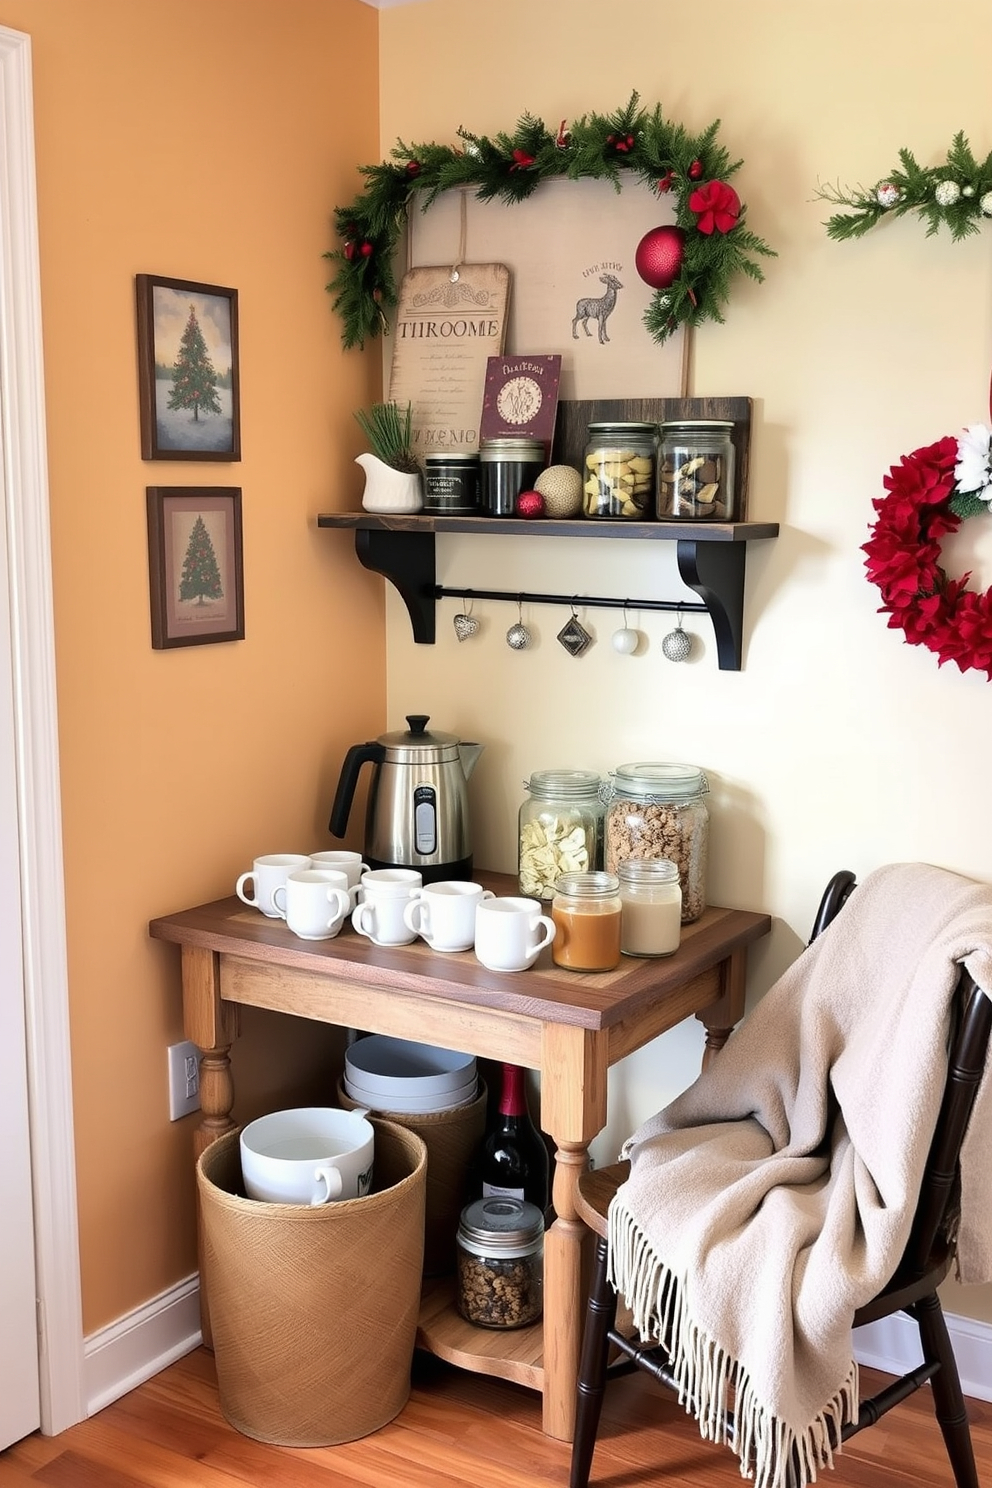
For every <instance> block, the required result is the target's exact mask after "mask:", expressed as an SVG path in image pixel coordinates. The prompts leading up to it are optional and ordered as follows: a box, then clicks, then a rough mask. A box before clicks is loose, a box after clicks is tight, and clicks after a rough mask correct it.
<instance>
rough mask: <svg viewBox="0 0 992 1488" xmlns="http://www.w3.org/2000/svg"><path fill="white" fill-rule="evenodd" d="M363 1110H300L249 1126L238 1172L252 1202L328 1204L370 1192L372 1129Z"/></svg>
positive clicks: (243, 1138) (260, 1119)
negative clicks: (255, 1200)
mask: <svg viewBox="0 0 992 1488" xmlns="http://www.w3.org/2000/svg"><path fill="white" fill-rule="evenodd" d="M367 1116H368V1112H367V1111H365V1110H363V1109H362V1108H360V1107H359V1108H357V1109H356V1110H354V1111H339V1110H338V1109H337V1107H336V1106H301V1107H299V1108H298V1109H295V1110H291V1111H273V1112H272V1113H271V1114H270V1115H268V1116H259V1117H258V1119H257V1120H256V1121H249V1123H248V1125H247V1126H246V1127H245V1128H244V1130H243V1131H242V1133H241V1139H240V1140H241V1173H242V1177H243V1178H244V1182H245V1192H246V1193H247V1195H248V1197H249V1198H250V1199H264V1200H265V1201H266V1202H267V1203H269V1204H310V1205H311V1206H312V1207H314V1208H316V1207H317V1205H319V1204H328V1203H331V1202H333V1201H334V1200H335V1199H358V1198H361V1197H362V1195H363V1194H367V1193H368V1192H369V1189H370V1188H371V1187H372V1159H373V1155H374V1150H375V1128H374V1127H373V1126H372V1123H371V1122H370V1121H368V1120H366V1117H367Z"/></svg>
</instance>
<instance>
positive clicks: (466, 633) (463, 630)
mask: <svg viewBox="0 0 992 1488" xmlns="http://www.w3.org/2000/svg"><path fill="white" fill-rule="evenodd" d="M451 623H452V625H453V626H454V627H455V635H456V636H457V637H458V639H459V640H460V641H467V640H470V639H471V637H472V636H474V635H478V634H479V622H478V620H476V619H475V617H474V616H473V614H472V606H471V605H469V607H468V609H467V610H466V611H464V612H459V614H457V615H456V616H455V618H454V620H453V621H452V622H451Z"/></svg>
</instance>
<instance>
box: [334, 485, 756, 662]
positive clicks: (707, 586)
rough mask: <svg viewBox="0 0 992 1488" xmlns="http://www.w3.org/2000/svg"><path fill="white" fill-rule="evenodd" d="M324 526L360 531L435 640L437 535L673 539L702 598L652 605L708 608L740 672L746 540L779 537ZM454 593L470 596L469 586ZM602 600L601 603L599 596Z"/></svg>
mask: <svg viewBox="0 0 992 1488" xmlns="http://www.w3.org/2000/svg"><path fill="white" fill-rule="evenodd" d="M317 525H318V527H343V528H350V529H351V530H352V531H354V534H355V551H356V553H357V554H358V558H359V561H360V562H361V563H362V564H363V565H364V566H365V567H366V568H368V569H370V570H371V571H372V572H373V573H379V574H382V575H383V576H384V577H385V578H386V579H388V580H389V582H390V583H391V584H392V585H393V586H394V588H395V589H396V590H397V591H398V592H399V594H400V596H401V597H402V599H403V603H404V604H405V605H406V608H407V612H408V614H409V616H410V623H411V625H412V627H413V638H414V640H415V641H417V642H418V643H419V644H421V645H427V646H431V645H433V644H434V641H435V638H436V607H437V600H438V598H439V597H440V595H441V594H443V593H450V592H452V591H450V590H441V591H439V586H438V584H437V580H436V572H437V569H436V563H435V554H434V539H435V534H436V533H438V532H442V533H443V532H462V533H466V532H469V533H473V534H475V535H476V536H479V537H487V536H488V537H495V536H503V537H514V536H521V537H523V536H526V537H527V538H528V539H530V540H534V539H538V540H542V539H546V538H586V539H588V538H600V539H602V538H606V539H614V540H622V541H625V542H630V541H632V540H635V541H636V540H640V541H648V542H674V543H675V545H676V549H675V552H676V561H677V563H678V570H679V577H680V578H681V579H682V582H683V583H684V584H686V585H687V586H688V588H690V589H691V590H692V591H693V592H694V593H695V594H698V595H699V597H700V601H701V603H699V604H691V603H690V604H682V605H680V604H679V603H678V602H677V601H676V600H666V601H660V602H659V601H656V602H654V603H653V604H652V605H651V607H652V608H657V609H671V610H677V609H682V610H690V609H699V610H705V611H706V612H707V614H708V615H709V617H710V619H711V620H712V622H713V631H714V634H715V637H716V647H717V659H718V663H719V667H720V670H721V671H731V672H739V671H740V669H741V657H742V653H743V641H744V572H745V558H746V554H747V544H748V543H749V542H752V541H756V540H758V539H762V538H770V537H777V536H778V523H777V522H711V523H707V524H706V525H705V526H704V525H703V524H702V523H699V522H695V523H693V522H592V521H562V522H556V521H548V520H545V519H541V520H540V521H536V522H535V521H526V520H524V519H522V518H518V517H456V516H450V517H442V516H375V515H373V514H371V513H369V512H329V513H324V514H322V515H320V516H318V518H317ZM454 592H456V593H459V594H464V595H470V594H471V593H472V591H469V590H455V591H454ZM475 592H476V593H477V594H478V596H479V597H480V598H481V597H485V598H489V599H497V598H502V599H507V600H514V601H515V600H517V599H518V598H524V599H526V598H528V596H527V595H521V594H519V593H518V592H517V591H515V590H505V591H493V590H489V591H486V593H485V595H483V594H482V592H481V591H475ZM540 602H541V603H545V604H551V603H561V604H571V603H573V602H574V603H576V604H577V605H580V606H581V605H582V604H584V603H595V602H597V601H595V600H591V599H588V598H586V597H585V596H582V595H575V594H571V595H544V596H541V598H540ZM598 602H599V603H603V601H598ZM624 603H626V604H627V605H628V607H629V608H634V609H636V608H638V607H641V608H644V607H645V606H646V604H647V603H648V602H638V601H637V600H633V599H631V598H630V597H629V596H628V597H626V598H625V599H619V600H617V601H616V607H617V608H620V607H621V606H622V605H623V604H624Z"/></svg>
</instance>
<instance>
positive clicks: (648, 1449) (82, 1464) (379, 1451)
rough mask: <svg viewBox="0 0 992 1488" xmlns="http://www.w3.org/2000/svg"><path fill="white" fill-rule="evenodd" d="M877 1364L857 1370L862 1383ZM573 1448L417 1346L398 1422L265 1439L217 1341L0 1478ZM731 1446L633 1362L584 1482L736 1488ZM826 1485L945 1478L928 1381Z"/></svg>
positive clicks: (433, 1473)
mask: <svg viewBox="0 0 992 1488" xmlns="http://www.w3.org/2000/svg"><path fill="white" fill-rule="evenodd" d="M878 1378H880V1376H877V1375H874V1374H873V1373H872V1372H870V1371H868V1370H865V1371H864V1380H865V1384H866V1386H867V1387H868V1388H872V1386H873V1381H874V1380H876V1379H878ZM968 1411H969V1416H970V1418H971V1421H972V1436H973V1439H974V1443H975V1452H976V1456H977V1458H978V1472H979V1477H980V1479H981V1482H982V1483H983V1484H986V1485H990V1488H992V1405H990V1404H985V1403H984V1402H982V1401H976V1400H971V1401H969V1402H968ZM568 1463H569V1449H568V1448H567V1447H566V1446H564V1445H563V1444H562V1443H561V1442H555V1441H551V1440H549V1439H548V1438H547V1437H545V1436H544V1435H543V1434H542V1432H541V1429H540V1403H539V1401H538V1398H537V1396H536V1395H535V1394H533V1393H532V1392H531V1391H528V1390H524V1389H523V1388H521V1387H519V1386H515V1385H510V1384H505V1383H504V1382H503V1381H501V1380H494V1379H489V1378H486V1377H484V1376H482V1375H473V1374H467V1373H465V1372H463V1371H461V1370H457V1369H454V1368H451V1367H450V1366H448V1365H445V1364H441V1363H440V1362H439V1361H438V1360H436V1359H432V1358H428V1357H426V1356H424V1355H420V1354H418V1355H417V1358H416V1362H415V1366H414V1388H413V1393H412V1395H411V1398H410V1401H409V1403H408V1404H407V1406H406V1407H405V1408H404V1410H403V1411H402V1412H401V1413H400V1415H399V1416H398V1417H397V1419H396V1420H395V1421H393V1422H392V1423H391V1424H390V1425H388V1426H386V1427H384V1428H383V1429H382V1430H381V1431H377V1432H374V1433H373V1434H372V1435H371V1436H367V1437H365V1438H364V1439H362V1440H360V1441H357V1442H351V1443H349V1444H347V1445H345V1446H340V1447H322V1448H318V1449H309V1450H299V1449H294V1448H286V1447H270V1446H264V1445H262V1444H261V1443H258V1442H254V1441H252V1440H251V1439H250V1438H248V1437H246V1436H243V1435H241V1434H240V1433H239V1432H237V1431H235V1430H234V1429H233V1428H232V1427H230V1426H228V1424H227V1422H226V1421H225V1420H224V1418H223V1416H222V1415H221V1412H220V1408H219V1406H218V1401H217V1385H216V1374H215V1370H214V1358H213V1355H212V1354H211V1353H210V1352H208V1351H207V1350H206V1349H202V1348H201V1349H196V1350H195V1351H194V1352H193V1353H191V1354H188V1355H187V1356H186V1357H185V1358H184V1359H181V1360H179V1362H178V1363H176V1364H173V1365H171V1366H170V1367H169V1368H168V1369H166V1370H164V1371H163V1372H162V1373H161V1374H159V1375H157V1376H156V1377H155V1378H154V1379H152V1380H149V1381H148V1383H147V1384H144V1385H141V1386H140V1387H139V1388H138V1389H137V1390H134V1391H132V1392H131V1393H130V1394H129V1395H126V1396H124V1397H123V1398H122V1399H121V1400H118V1401H115V1403H114V1404H113V1405H109V1406H107V1408H106V1409H105V1410H102V1411H101V1412H100V1413H99V1415H96V1416H93V1417H92V1419H90V1420H89V1421H84V1422H82V1423H81V1424H80V1425H79V1426H74V1427H72V1429H71V1430H69V1431H66V1432H63V1433H62V1435H61V1436H58V1437H42V1436H38V1435H35V1436H30V1437H28V1438H26V1439H25V1440H24V1441H22V1442H18V1443H17V1444H15V1445H14V1446H13V1447H11V1448H9V1449H8V1450H7V1451H6V1452H2V1453H0V1485H2V1488H18V1485H20V1488H24V1485H27V1484H33V1485H35V1488H38V1485H41V1484H44V1485H47V1488H176V1485H179V1484H183V1485H193V1488H244V1485H246V1484H251V1485H255V1484H258V1485H263V1484H264V1485H265V1488H547V1485H549V1484H551V1485H564V1484H566V1483H567V1481H568ZM741 1481H742V1480H741V1477H740V1474H739V1471H738V1466H737V1459H736V1458H735V1457H733V1456H732V1455H731V1454H730V1453H729V1452H728V1451H727V1450H726V1449H725V1448H722V1447H714V1446H713V1445H712V1444H711V1443H709V1442H704V1441H701V1440H700V1438H699V1434H698V1431H697V1429H696V1426H695V1425H694V1423H693V1422H692V1421H691V1420H689V1419H688V1418H687V1417H686V1416H685V1415H684V1413H683V1412H682V1410H681V1409H680V1408H679V1407H678V1405H677V1404H676V1403H675V1402H674V1400H673V1399H672V1397H671V1396H670V1395H668V1394H667V1393H666V1392H664V1391H661V1390H659V1389H657V1388H655V1387H653V1386H652V1385H651V1384H650V1382H649V1381H648V1380H646V1379H645V1378H644V1376H643V1375H636V1376H630V1377H628V1378H625V1379H622V1380H617V1381H615V1382H614V1384H613V1385H612V1386H611V1388H610V1391H609V1393H608V1395H607V1401H606V1406H605V1409H604V1416H603V1424H602V1427H601V1430H600V1437H599V1443H598V1445H597V1449H596V1456H595V1459H594V1462H593V1473H592V1480H591V1488H642V1485H643V1488H648V1485H662V1484H664V1485H666V1488H669V1485H670V1488H688V1485H692V1488H732V1485H734V1484H737V1485H740V1483H741ZM821 1483H824V1484H827V1485H829V1488H915V1485H940V1488H947V1485H950V1484H951V1483H952V1479H951V1473H950V1468H949V1467H948V1464H947V1458H946V1456H945V1455H944V1450H943V1443H942V1441H941V1438H940V1433H939V1431H938V1429H937V1426H936V1423H935V1422H934V1418H933V1414H932V1410H931V1405H930V1399H929V1393H928V1391H926V1390H921V1391H918V1392H917V1393H916V1395H914V1396H913V1397H912V1398H911V1399H910V1400H909V1401H907V1402H906V1403H905V1404H903V1405H901V1406H897V1407H896V1409H895V1410H894V1411H892V1412H891V1414H890V1415H888V1416H887V1417H886V1418H885V1420H884V1421H882V1422H881V1423H880V1424H879V1425H877V1426H874V1427H872V1428H870V1429H869V1430H867V1431H864V1432H862V1433H861V1434H860V1435H859V1436H858V1437H856V1438H855V1439H854V1440H853V1441H851V1442H849V1443H848V1446H847V1448H846V1450H845V1452H844V1454H843V1456H842V1457H841V1458H839V1459H838V1466H837V1468H836V1470H835V1472H834V1473H833V1474H830V1473H825V1474H823V1475H822V1476H821Z"/></svg>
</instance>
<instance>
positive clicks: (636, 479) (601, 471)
mask: <svg viewBox="0 0 992 1488" xmlns="http://www.w3.org/2000/svg"><path fill="white" fill-rule="evenodd" d="M657 451H658V425H657V424H640V423H623V424H590V425H589V440H588V443H587V444H586V454H585V466H584V468H583V472H582V515H583V516H584V517H592V518H594V519H596V520H599V521H622V522H644V521H647V520H649V519H650V518H651V516H652V514H653V509H654V493H655V478H656V475H657Z"/></svg>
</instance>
